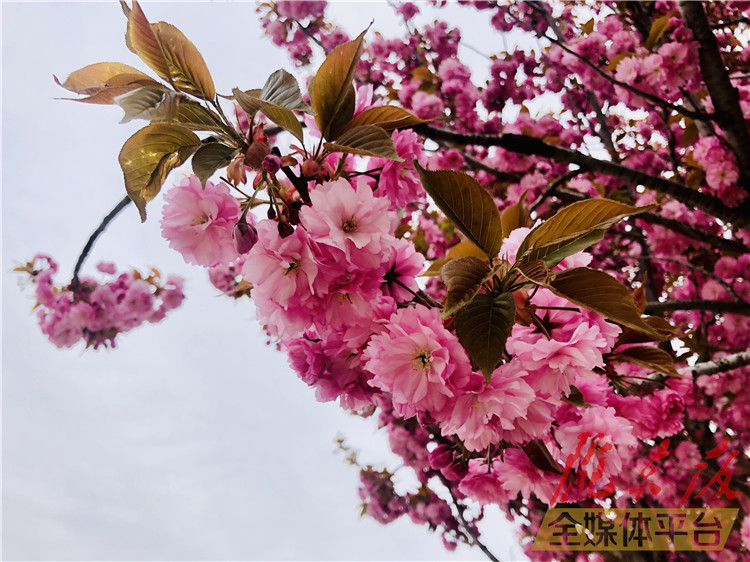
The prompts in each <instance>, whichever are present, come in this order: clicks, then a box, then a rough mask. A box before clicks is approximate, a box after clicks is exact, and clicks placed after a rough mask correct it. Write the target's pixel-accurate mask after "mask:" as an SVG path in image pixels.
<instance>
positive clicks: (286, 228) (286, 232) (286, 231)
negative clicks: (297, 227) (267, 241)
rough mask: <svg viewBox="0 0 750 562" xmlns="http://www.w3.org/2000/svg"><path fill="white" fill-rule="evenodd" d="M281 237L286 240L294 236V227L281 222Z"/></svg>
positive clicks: (279, 227)
mask: <svg viewBox="0 0 750 562" xmlns="http://www.w3.org/2000/svg"><path fill="white" fill-rule="evenodd" d="M278 229H279V236H281V237H282V238H286V237H287V236H291V235H292V234H294V227H293V226H292V225H291V224H289V223H288V222H286V221H282V222H279V226H278Z"/></svg>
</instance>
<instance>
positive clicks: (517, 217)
mask: <svg viewBox="0 0 750 562" xmlns="http://www.w3.org/2000/svg"><path fill="white" fill-rule="evenodd" d="M500 223H501V224H502V227H503V238H507V237H508V235H509V234H510V233H511V232H513V231H514V230H516V229H517V228H528V227H530V226H531V225H532V224H534V221H532V220H531V211H529V208H528V207H527V206H526V192H525V191H524V192H523V195H521V198H520V199H519V200H518V203H516V204H515V205H511V206H510V207H508V208H507V209H505V210H504V211H503V213H502V214H501V215H500Z"/></svg>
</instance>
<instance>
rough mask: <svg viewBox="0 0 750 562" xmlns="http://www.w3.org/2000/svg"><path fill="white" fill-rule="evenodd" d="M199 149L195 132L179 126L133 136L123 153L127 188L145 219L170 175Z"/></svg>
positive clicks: (149, 128)
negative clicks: (150, 202) (148, 206)
mask: <svg viewBox="0 0 750 562" xmlns="http://www.w3.org/2000/svg"><path fill="white" fill-rule="evenodd" d="M199 146H200V140H199V139H198V137H197V136H196V135H195V133H193V132H191V131H190V130H188V129H186V128H184V127H179V126H177V125H156V124H151V125H148V126H146V127H144V128H143V129H141V130H140V131H137V132H136V133H135V134H134V135H133V136H132V137H130V138H129V139H128V140H127V141H125V144H124V145H123V147H122V150H121V151H120V156H119V161H120V167H121V168H122V172H123V175H124V176H125V189H126V190H127V192H128V195H129V196H130V198H131V199H132V200H133V203H135V204H136V207H138V212H139V213H140V215H141V221H145V220H146V203H147V202H148V201H151V200H152V199H153V198H154V197H156V195H157V194H158V193H159V191H160V190H161V186H162V183H163V182H164V179H165V178H166V176H167V174H168V173H169V172H170V171H171V170H172V169H174V168H176V167H177V166H179V165H181V164H182V163H183V162H185V161H186V160H187V159H188V158H189V157H190V155H191V154H192V153H193V152H194V151H195V150H196V149H197V148H198V147H199Z"/></svg>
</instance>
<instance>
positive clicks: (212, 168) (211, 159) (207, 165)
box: [191, 142, 237, 187]
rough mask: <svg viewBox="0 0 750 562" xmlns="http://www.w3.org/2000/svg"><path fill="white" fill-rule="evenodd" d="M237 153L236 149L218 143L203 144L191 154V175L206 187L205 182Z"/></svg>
mask: <svg viewBox="0 0 750 562" xmlns="http://www.w3.org/2000/svg"><path fill="white" fill-rule="evenodd" d="M236 153H237V149H236V148H232V147H231V146H226V145H223V144H221V143H218V142H209V143H208V144H204V145H203V146H201V147H200V148H199V149H198V150H196V151H195V154H193V159H192V161H191V164H192V166H193V173H194V174H195V175H196V176H198V179H199V180H201V185H202V186H203V187H206V181H207V180H208V178H210V177H211V176H212V175H213V174H214V172H216V170H218V169H220V168H223V167H225V166H227V165H229V163H230V162H231V161H232V158H233V157H234V155H235V154H236Z"/></svg>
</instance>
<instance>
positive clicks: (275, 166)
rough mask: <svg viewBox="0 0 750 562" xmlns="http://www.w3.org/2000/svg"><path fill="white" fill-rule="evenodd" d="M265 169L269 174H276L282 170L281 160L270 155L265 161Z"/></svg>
mask: <svg viewBox="0 0 750 562" xmlns="http://www.w3.org/2000/svg"><path fill="white" fill-rule="evenodd" d="M263 169H264V170H265V171H266V172H268V173H269V174H275V173H276V172H278V171H279V170H280V169H281V158H279V157H278V156H276V155H275V154H269V155H268V156H266V157H265V158H264V159H263Z"/></svg>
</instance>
